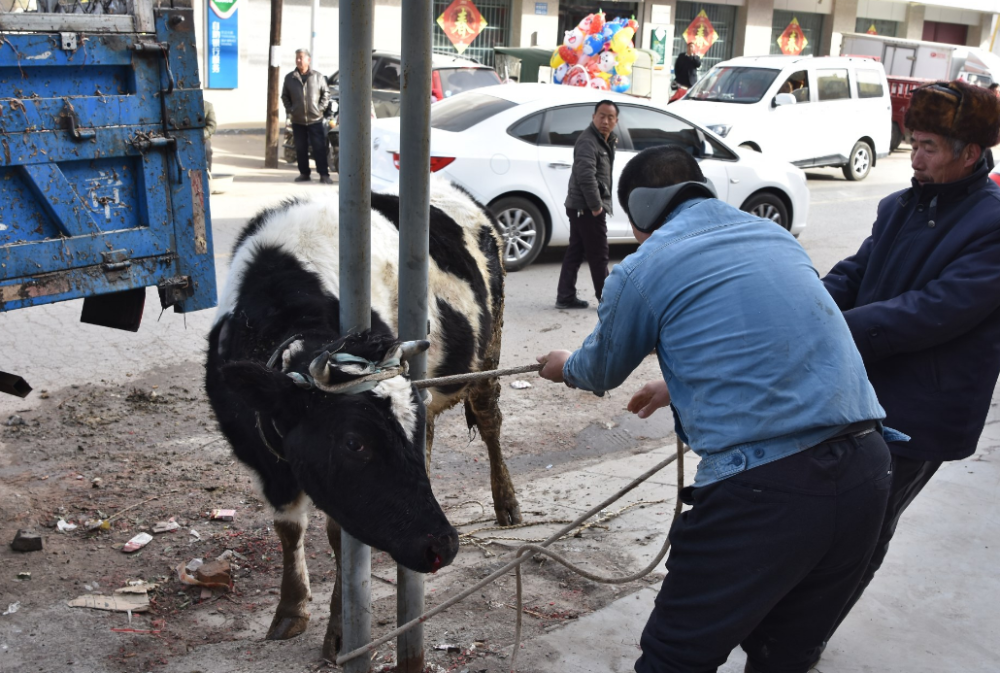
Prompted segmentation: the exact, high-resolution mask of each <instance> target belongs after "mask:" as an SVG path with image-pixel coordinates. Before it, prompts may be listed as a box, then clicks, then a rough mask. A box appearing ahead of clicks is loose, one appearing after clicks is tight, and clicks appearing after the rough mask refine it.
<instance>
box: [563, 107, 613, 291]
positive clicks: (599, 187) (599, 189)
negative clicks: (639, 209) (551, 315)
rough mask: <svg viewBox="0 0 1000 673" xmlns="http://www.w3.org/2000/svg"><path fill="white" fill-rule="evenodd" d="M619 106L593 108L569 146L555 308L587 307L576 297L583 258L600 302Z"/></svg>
mask: <svg viewBox="0 0 1000 673" xmlns="http://www.w3.org/2000/svg"><path fill="white" fill-rule="evenodd" d="M617 124H618V106H617V105H615V104H614V103H612V102H611V101H609V100H602V101H601V102H599V103H598V104H597V105H595V106H594V116H593V117H592V119H591V124H590V126H588V127H587V128H586V129H585V130H584V131H583V133H581V134H580V137H579V138H577V139H576V145H574V146H573V170H572V172H571V173H570V176H569V189H568V192H567V194H566V204H565V205H566V214H567V215H568V216H569V248H567V249H566V254H565V255H564V256H563V263H562V271H560V273H559V287H558V289H557V291H556V308H587V306H589V304H588V303H587V301H586V300H585V299H580V298H578V297H577V296H576V275H577V273H578V272H579V271H580V265H581V264H582V263H583V260H584V258H586V259H587V264H588V265H589V266H590V277H591V279H593V281H594V293H595V294H596V295H597V301H601V293H602V292H603V291H604V279H605V278H607V277H608V220H607V217H608V213H610V212H613V210H612V207H611V186H612V185H611V176H612V170H613V169H614V165H615V145H616V144H617V143H618V136H616V135H615V134H614V133H613V131H614V130H615V126H616V125H617Z"/></svg>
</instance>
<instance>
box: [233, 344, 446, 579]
mask: <svg viewBox="0 0 1000 673" xmlns="http://www.w3.org/2000/svg"><path fill="white" fill-rule="evenodd" d="M427 346H428V344H427V342H426V341H422V342H405V343H399V342H397V341H395V340H394V339H391V338H389V337H383V336H379V335H374V334H371V333H368V332H366V333H363V334H359V335H349V336H347V337H343V338H341V339H338V340H337V341H335V342H333V343H322V342H320V341H316V340H314V339H309V338H293V339H290V340H289V341H288V342H286V343H285V344H282V345H281V346H280V347H279V348H278V349H277V350H276V351H275V353H274V355H273V356H272V358H271V361H270V362H269V363H268V365H267V366H265V365H261V364H260V363H257V362H249V361H248V362H234V363H230V364H227V365H224V366H223V369H222V373H223V376H224V378H225V381H226V383H227V384H228V385H229V386H231V387H232V388H233V389H234V392H236V393H237V394H239V395H240V396H241V397H242V398H243V399H244V400H245V402H246V403H247V404H248V405H249V406H250V407H251V408H252V409H253V410H254V412H255V413H256V418H257V424H258V427H259V429H260V434H261V435H262V441H263V442H266V443H267V444H268V445H269V448H271V449H272V450H273V451H274V452H275V453H278V454H280V455H281V456H282V457H283V459H284V460H287V461H288V464H289V465H290V466H291V469H292V471H293V472H294V474H295V476H296V478H297V479H298V480H299V483H300V484H301V485H302V487H303V489H304V490H305V492H306V493H307V494H308V495H309V497H310V498H312V500H313V502H315V503H316V505H317V506H318V507H319V508H320V509H322V510H323V511H324V512H326V513H327V514H329V515H330V516H331V517H333V518H334V519H335V520H336V521H337V522H338V523H339V524H340V525H341V526H343V528H344V530H346V531H347V532H349V533H350V534H351V535H353V536H354V537H356V538H357V539H359V540H361V541H362V542H364V543H365V544H368V545H371V546H373V547H377V548H378V549H382V550H384V551H387V552H388V553H389V554H391V555H392V557H393V558H394V559H395V560H396V561H397V562H398V563H400V564H402V565H403V566H406V567H407V568H410V569H411V570H416V571H418V572H433V571H435V570H437V569H438V568H440V567H442V566H446V565H448V564H449V563H451V561H452V560H453V559H454V558H455V554H456V553H457V552H458V533H457V532H456V531H455V529H454V528H453V527H452V526H451V524H449V523H448V520H447V518H446V517H445V515H444V513H443V512H442V511H441V506H440V505H439V504H438V502H437V500H436V499H435V498H434V494H433V492H432V491H431V484H430V480H429V479H428V477H427V472H426V470H425V467H424V456H423V453H422V451H421V450H420V449H419V447H418V446H417V445H416V443H415V442H414V439H415V438H417V437H422V436H423V433H424V431H425V430H424V428H425V411H424V405H423V402H422V400H421V398H420V395H419V393H418V392H417V391H416V389H415V388H414V387H413V386H412V384H411V383H410V381H409V379H408V378H407V377H406V375H405V374H406V359H407V357H410V356H412V355H413V354H415V353H418V352H421V351H423V350H426V349H427ZM421 444H422V443H421ZM275 460H278V458H275Z"/></svg>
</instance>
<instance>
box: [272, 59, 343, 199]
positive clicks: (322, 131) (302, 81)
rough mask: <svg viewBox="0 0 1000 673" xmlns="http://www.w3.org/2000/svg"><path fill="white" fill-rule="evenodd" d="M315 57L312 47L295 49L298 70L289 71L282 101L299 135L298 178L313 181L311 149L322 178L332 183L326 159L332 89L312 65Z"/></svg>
mask: <svg viewBox="0 0 1000 673" xmlns="http://www.w3.org/2000/svg"><path fill="white" fill-rule="evenodd" d="M311 62H312V57H311V56H310V55H309V50H308V49H297V50H296V51H295V70H293V71H291V72H290V73H288V74H287V75H285V84H284V86H283V87H282V89H281V102H282V104H283V105H284V106H285V114H287V115H289V116H290V117H291V118H292V135H293V136H294V138H295V157H296V159H297V161H298V164H299V177H297V178H295V182H309V180H311V178H310V173H311V171H310V170H309V149H310V148H312V152H313V158H315V159H316V172H317V173H319V181H320V182H322V183H323V184H325V185H332V184H333V179H332V178H330V169H329V168H328V166H327V162H326V124H324V123H323V111H324V110H326V106H327V104H328V103H329V102H330V89H329V87H327V84H326V78H325V77H323V75H321V74H320V73H319V72H318V71H316V70H311V69H310V68H309V65H310V63H311Z"/></svg>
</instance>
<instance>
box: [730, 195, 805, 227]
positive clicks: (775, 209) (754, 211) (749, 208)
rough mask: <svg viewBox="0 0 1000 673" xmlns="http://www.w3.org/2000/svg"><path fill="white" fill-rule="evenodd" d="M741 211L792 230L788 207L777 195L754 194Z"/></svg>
mask: <svg viewBox="0 0 1000 673" xmlns="http://www.w3.org/2000/svg"><path fill="white" fill-rule="evenodd" d="M741 210H744V211H746V212H748V213H750V214H751V215H756V216H757V217H759V218H761V219H763V220H771V221H772V222H774V223H775V224H777V225H780V226H782V227H784V228H785V229H791V228H792V219H791V218H790V217H789V216H788V207H787V206H785V202H784V201H782V200H781V199H780V198H779V197H778V196H776V195H775V194H771V193H769V192H763V193H761V194H754V195H753V196H751V197H750V198H749V199H747V200H746V202H745V203H744V204H743V206H742V208H741Z"/></svg>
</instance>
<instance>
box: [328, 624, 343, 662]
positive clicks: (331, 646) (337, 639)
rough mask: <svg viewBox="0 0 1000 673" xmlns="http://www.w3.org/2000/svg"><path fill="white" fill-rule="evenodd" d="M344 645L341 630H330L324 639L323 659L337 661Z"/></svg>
mask: <svg viewBox="0 0 1000 673" xmlns="http://www.w3.org/2000/svg"><path fill="white" fill-rule="evenodd" d="M343 644H344V639H343V637H342V635H341V633H340V629H333V628H329V629H327V630H326V638H324V639H323V658H324V659H326V660H327V661H337V653H338V652H340V648H341V647H342V646H343Z"/></svg>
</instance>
